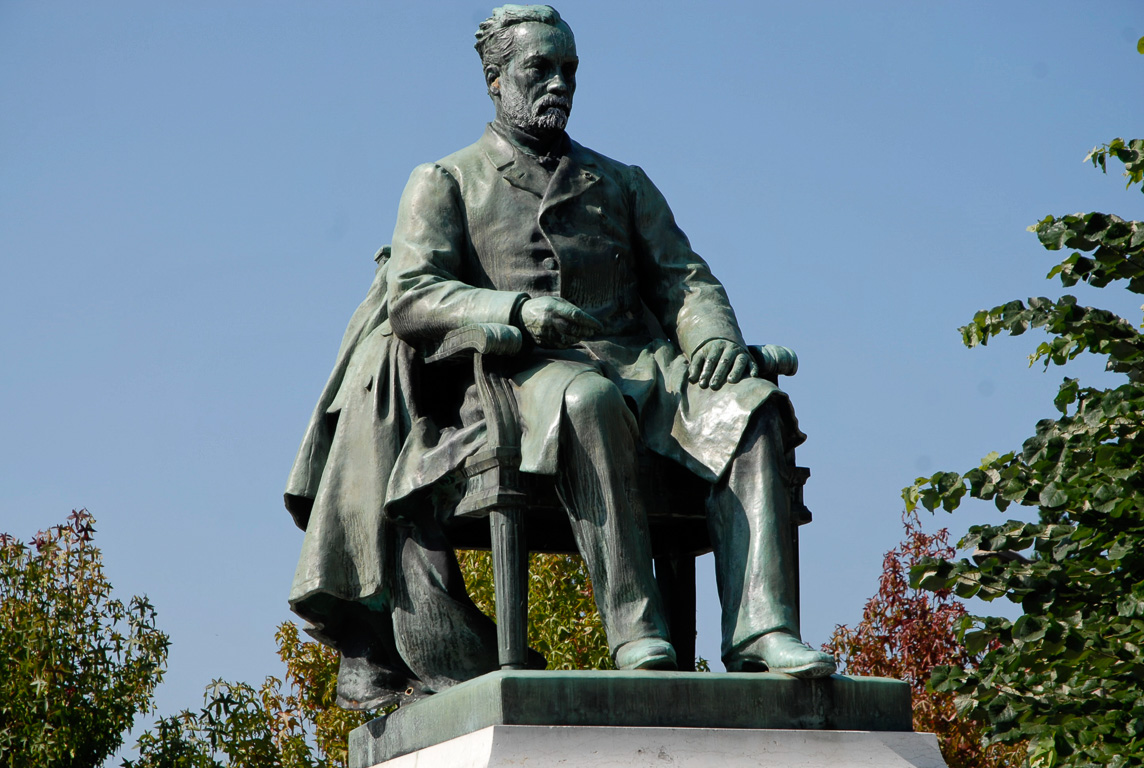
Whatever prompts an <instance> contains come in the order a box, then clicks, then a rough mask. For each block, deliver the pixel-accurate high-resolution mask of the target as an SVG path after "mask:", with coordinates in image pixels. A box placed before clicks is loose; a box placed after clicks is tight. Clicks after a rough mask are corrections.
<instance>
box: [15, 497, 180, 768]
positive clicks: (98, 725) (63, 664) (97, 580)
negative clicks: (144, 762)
mask: <svg viewBox="0 0 1144 768" xmlns="http://www.w3.org/2000/svg"><path fill="white" fill-rule="evenodd" d="M94 534H95V518H94V517H92V515H91V514H90V513H89V512H87V510H80V511H78V512H77V511H73V512H72V513H71V515H70V516H69V517H68V520H67V522H66V523H64V524H62V525H57V526H54V527H53V528H50V529H48V530H47V531H41V532H40V533H39V534H37V535H36V537H35V538H33V539H32V541H31V542H30V543H29V544H25V543H23V542H21V541H20V540H18V539H16V538H14V537H13V536H11V535H9V534H6V533H5V534H0V764H2V765H6V766H20V767H21V768H25V767H32V766H53V768H56V767H58V766H77V767H79V766H96V765H99V764H101V763H102V762H103V761H104V760H105V759H106V758H107V757H108V756H110V755H111V754H112V753H113V752H114V751H115V750H116V749H118V748H119V746H120V745H121V744H122V743H123V737H124V734H125V732H126V731H128V730H129V729H130V728H131V726H132V723H133V722H134V718H135V715H136V714H137V713H139V712H144V711H147V710H149V709H150V707H151V701H152V692H153V691H154V690H155V686H156V685H157V684H158V683H159V681H160V680H161V679H162V677H163V670H164V668H165V665H166V660H167V646H168V641H167V636H166V635H165V634H163V633H162V632H160V631H159V630H158V629H157V628H156V627H155V609H154V608H153V607H152V606H151V603H150V602H148V601H147V598H146V597H132V598H131V599H130V600H129V601H128V603H127V604H126V605H125V604H124V603H123V602H121V601H119V600H116V599H113V598H112V597H111V585H110V584H108V583H107V579H106V578H105V577H104V574H103V564H102V559H101V556H100V552H99V549H98V548H97V547H96V546H95V545H94V544H92V538H93V536H94Z"/></svg>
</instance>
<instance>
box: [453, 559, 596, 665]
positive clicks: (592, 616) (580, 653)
mask: <svg viewBox="0 0 1144 768" xmlns="http://www.w3.org/2000/svg"><path fill="white" fill-rule="evenodd" d="M457 556H458V560H459V561H460V564H461V571H462V573H464V574H465V584H466V586H467V587H468V590H469V596H470V597H472V599H473V602H474V603H476V604H477V607H478V608H480V609H481V610H482V611H484V612H485V613H486V614H487V615H489V616H495V615H496V603H495V599H494V590H493V568H492V558H491V557H490V556H489V553H488V552H476V551H465V552H458V553H457ZM528 643H529V645H530V646H532V647H533V648H535V649H536V650H538V651H540V652H541V653H542V654H544V656H545V658H547V659H548V669H612V657H611V653H610V652H609V651H608V640H607V637H606V636H605V635H604V625H603V623H602V622H601V621H600V614H599V613H598V612H597V611H596V603H595V599H594V597H593V593H592V583H591V581H589V579H588V571H587V569H586V568H585V567H584V561H583V560H582V559H581V558H580V557H579V556H578V555H540V554H534V555H532V556H530V557H529V563H528Z"/></svg>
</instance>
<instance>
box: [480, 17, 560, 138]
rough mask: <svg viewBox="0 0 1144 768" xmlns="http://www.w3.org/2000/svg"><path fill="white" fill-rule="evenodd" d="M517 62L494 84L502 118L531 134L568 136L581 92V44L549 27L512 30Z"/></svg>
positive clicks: (526, 25)
mask: <svg viewBox="0 0 1144 768" xmlns="http://www.w3.org/2000/svg"><path fill="white" fill-rule="evenodd" d="M513 35H514V45H513V54H512V58H510V59H509V61H508V63H507V64H505V66H504V68H503V69H502V70H501V72H500V74H499V76H498V77H497V79H496V81H495V82H494V87H495V88H498V89H499V95H500V98H499V100H498V106H497V110H498V115H499V116H500V117H501V118H502V119H504V120H507V121H508V122H509V123H510V124H511V125H514V126H516V127H517V128H520V129H521V130H523V131H525V132H526V133H531V134H541V135H543V134H552V133H557V132H559V131H562V130H564V126H566V125H567V124H568V115H569V114H570V113H571V112H572V95H573V94H574V93H575V92H576V67H577V65H578V64H579V63H580V60H579V59H577V58H576V41H575V40H574V39H573V38H572V35H570V34H567V33H565V32H564V31H563V30H561V29H559V28H557V27H554V26H552V25H550V24H541V23H538V22H524V23H522V24H517V25H515V27H514V28H513Z"/></svg>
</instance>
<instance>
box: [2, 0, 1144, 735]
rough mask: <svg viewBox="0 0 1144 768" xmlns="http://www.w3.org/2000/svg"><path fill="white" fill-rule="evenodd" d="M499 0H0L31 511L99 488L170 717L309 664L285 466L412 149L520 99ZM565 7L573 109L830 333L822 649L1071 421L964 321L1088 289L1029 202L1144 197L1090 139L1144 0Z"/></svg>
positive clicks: (808, 620)
mask: <svg viewBox="0 0 1144 768" xmlns="http://www.w3.org/2000/svg"><path fill="white" fill-rule="evenodd" d="M490 7H491V6H489V5H485V4H480V3H474V2H435V3H418V4H414V3H400V4H399V3H393V2H382V1H381V0H377V1H376V2H360V1H359V2H350V1H349V0H343V1H340V2H324V3H317V2H282V1H279V2H268V1H261V2H260V1H256V0H249V1H248V2H243V3H234V2H214V1H209V0H198V1H197V2H193V3H191V2H185V3H182V4H177V3H154V2H131V1H128V0H118V1H117V2H100V3H92V2H51V3H36V2H13V1H12V0H5V1H4V2H0V401H2V402H3V403H4V405H3V408H2V409H0V434H2V435H3V437H4V439H3V441H2V443H0V530H3V531H8V532H11V533H13V534H16V535H18V536H21V537H23V538H26V537H28V536H30V535H31V534H32V533H33V532H34V531H35V530H37V529H39V528H43V527H45V526H48V525H51V524H53V523H56V522H59V521H62V520H63V519H64V517H65V516H66V514H67V513H68V512H69V511H70V510H71V509H72V508H73V507H80V506H86V507H88V508H89V509H90V510H91V511H92V512H94V513H95V515H96V516H97V518H98V520H99V525H98V528H99V536H98V539H97V541H98V542H99V543H100V545H101V546H102V547H103V549H104V553H105V559H106V562H107V571H108V574H109V575H110V577H111V579H112V581H113V583H114V584H115V586H116V588H117V590H118V592H119V594H120V595H122V596H127V595H130V594H134V593H141V592H146V593H147V594H149V595H150V597H151V599H152V600H153V601H154V603H155V604H156V606H157V607H158V610H159V617H160V622H161V625H162V626H163V628H164V629H166V630H167V631H168V632H169V633H170V634H171V636H172V640H173V643H174V644H173V646H172V649H171V656H170V670H169V672H168V677H167V681H166V682H165V683H164V684H163V686H162V687H161V688H160V690H159V692H158V705H159V709H160V711H161V712H163V713H170V712H172V711H174V710H176V709H179V708H182V707H186V706H195V705H198V704H199V702H200V700H201V693H202V689H203V686H204V685H205V684H206V683H208V682H209V681H210V679H211V678H214V677H225V678H228V679H245V680H249V681H251V682H255V683H257V682H258V681H260V680H261V679H262V677H263V676H265V675H266V674H271V673H276V672H278V670H279V666H278V663H277V660H276V659H275V658H274V655H273V637H272V636H273V632H274V627H275V625H276V624H277V623H278V622H280V621H283V620H285V619H288V618H289V617H290V614H289V613H288V611H287V608H286V602H285V600H286V594H287V590H288V587H289V583H290V579H291V576H292V574H293V569H294V563H295V558H296V556H297V552H298V549H299V546H300V543H301V533H300V532H299V531H298V530H296V529H295V528H294V527H293V525H292V524H291V522H290V519H289V517H288V516H287V514H286V512H285V511H284V510H283V508H282V504H281V492H282V488H283V485H284V482H285V479H286V472H287V470H288V468H289V466H290V463H291V461H292V459H293V456H294V451H295V450H296V448H297V445H298V441H299V440H300V438H301V436H302V430H303V428H304V426H305V424H306V420H307V418H308V416H309V413H310V409H311V408H312V406H313V404H314V401H315V399H316V397H317V395H318V393H319V391H320V389H321V386H322V384H323V383H324V381H325V378H326V376H327V374H328V372H329V368H330V366H331V364H332V362H333V357H334V353H335V351H336V348H337V345H338V341H339V339H340V337H341V333H342V330H343V328H344V326H345V323H346V321H347V320H348V318H349V315H350V313H351V311H352V310H353V308H354V307H355V306H356V304H357V303H358V301H360V299H361V298H362V297H363V296H364V294H365V290H366V288H367V287H368V285H369V282H370V279H371V277H372V273H373V263H372V261H371V256H372V254H373V253H374V251H375V250H376V249H377V247H378V246H380V245H381V244H383V243H386V242H388V241H389V238H390V235H391V233H392V230H393V223H394V214H395V210H396V204H397V200H398V197H399V195H400V193H401V190H402V187H403V186H404V183H405V180H406V178H407V176H408V174H409V171H410V170H411V169H412V168H413V166H415V165H416V164H418V163H421V162H424V161H428V160H433V159H436V158H438V157H441V156H443V155H445V154H448V153H449V152H451V151H453V150H455V149H457V148H460V147H461V146H464V145H466V144H469V143H471V142H472V141H474V140H475V139H476V138H477V137H478V136H479V135H480V133H481V130H482V126H483V124H484V122H485V121H487V120H488V119H490V117H491V114H492V106H491V104H490V103H489V101H488V99H487V97H486V96H485V94H484V88H483V85H482V80H481V73H480V67H479V62H478V59H477V56H476V54H475V52H474V51H473V50H472V33H473V31H474V30H475V28H476V25H477V23H478V22H479V21H480V20H481V19H482V18H484V17H485V16H486V15H487V14H488V11H489V10H490ZM558 7H559V8H560V10H561V12H562V13H563V14H564V16H565V17H566V18H567V20H568V21H569V23H570V24H571V25H572V27H573V29H574V31H575V32H576V35H577V45H578V48H579V53H580V56H581V59H582V65H581V69H580V76H579V90H578V92H577V97H576V108H575V110H574V112H573V116H572V121H571V123H570V127H569V130H570V133H571V134H572V135H573V136H574V137H575V138H576V139H578V140H579V141H580V142H582V143H584V144H586V145H588V146H590V147H593V148H595V149H597V150H599V151H601V152H603V153H605V154H607V155H610V156H612V157H615V158H617V159H620V160H623V161H625V162H629V163H638V164H639V165H641V166H642V167H643V168H644V169H645V170H646V171H647V172H648V174H649V175H650V176H651V178H652V179H653V180H654V181H655V182H656V183H657V185H658V186H659V187H660V188H661V189H662V190H663V191H664V193H665V195H666V196H667V198H668V200H669V201H670V202H671V204H672V207H673V209H674V210H675V213H676V216H677V218H678V220H679V222H680V224H681V225H682V226H683V228H684V230H685V231H686V232H687V233H688V234H689V236H690V237H691V240H692V244H693V245H694V247H695V248H696V250H697V251H698V252H699V253H701V254H703V255H704V256H705V257H706V258H707V259H708V261H709V262H710V263H711V265H712V268H713V269H714V271H715V273H716V275H718V276H719V277H720V278H721V279H722V280H723V281H724V283H725V284H726V285H727V288H728V291H729V293H730V295H731V298H732V301H733V303H734V304H735V306H736V307H737V309H738V312H739V317H740V321H741V324H742V326H743V329H744V331H745V334H746V336H747V338H748V339H750V340H751V341H752V342H757V343H764V342H774V343H780V344H786V345H788V346H791V347H793V348H794V349H796V350H797V351H798V353H799V356H800V359H801V361H802V369H801V371H800V372H799V374H798V376H797V377H795V378H794V379H793V380H790V381H789V382H788V383H787V385H786V388H787V389H788V390H789V391H790V393H791V395H792V397H793V399H794V402H795V404H796V408H797V410H798V413H799V417H800V419H801V423H802V425H803V428H804V430H805V431H806V432H807V433H808V434H809V435H810V440H809V442H808V443H807V444H806V446H805V448H803V449H800V452H799V459H800V463H803V464H806V465H808V466H810V467H811V468H812V471H813V477H812V478H811V482H810V485H809V486H808V488H807V492H806V496H807V502H808V504H809V506H810V507H811V509H812V510H813V511H814V514H815V522H814V524H813V525H812V526H810V527H809V528H807V529H804V537H803V584H804V586H803V602H804V633H805V635H806V638H807V639H808V640H809V641H811V642H813V643H820V642H822V641H823V640H825V639H826V637H827V636H828V634H829V632H830V630H831V628H832V627H833V626H834V624H835V623H839V622H844V623H854V622H856V621H857V620H858V619H859V618H860V615H861V609H862V603H863V601H864V599H865V598H866V597H868V596H869V595H870V594H871V593H872V592H873V591H874V589H875V587H876V581H877V577H878V574H879V572H880V563H881V557H882V553H883V552H884V551H885V550H887V549H889V548H890V547H892V546H893V545H894V544H895V543H896V542H897V541H898V538H899V533H900V524H899V513H900V510H901V502H900V499H899V496H898V494H899V490H900V488H901V487H902V486H903V485H906V484H908V483H909V482H911V481H912V480H913V478H914V477H915V476H917V475H918V474H923V473H924V474H928V473H930V472H933V471H936V470H937V469H966V468H968V467H970V466H972V465H974V464H975V463H976V462H977V460H978V459H979V458H980V457H981V456H982V455H984V454H985V453H987V452H989V451H991V450H994V449H997V450H1006V449H1010V448H1016V447H1018V446H1019V445H1020V442H1021V441H1022V440H1023V439H1024V438H1025V437H1026V436H1028V435H1029V434H1031V433H1032V429H1033V424H1034V423H1035V421H1036V420H1037V419H1038V418H1040V417H1042V416H1046V415H1049V414H1050V412H1051V395H1052V393H1053V392H1054V391H1055V389H1056V386H1057V385H1058V384H1059V381H1060V377H1061V373H1060V372H1059V371H1050V372H1049V373H1048V374H1045V373H1042V372H1041V370H1040V369H1039V368H1035V369H1029V368H1028V367H1027V364H1026V362H1025V355H1026V354H1027V352H1028V351H1030V349H1031V348H1032V346H1033V345H1034V344H1035V342H1036V338H1035V337H1033V336H1030V337H1026V338H1022V339H1018V340H1016V341H1006V342H1001V343H997V344H996V346H993V345H991V346H990V347H989V348H988V349H985V350H975V351H967V350H965V349H963V348H962V347H961V345H960V342H959V337H958V334H957V330H956V329H957V327H958V326H959V325H961V324H963V323H964V322H966V321H967V320H968V319H969V318H970V317H971V316H972V314H973V312H974V311H976V310H977V309H980V308H983V307H987V306H993V305H994V304H997V303H1000V302H1003V301H1006V300H1009V299H1011V298H1016V297H1026V296H1029V295H1033V294H1053V295H1055V294H1057V293H1059V292H1060V291H1059V289H1058V288H1056V287H1054V286H1053V285H1052V284H1050V283H1047V282H1045V281H1044V280H1043V279H1042V278H1043V275H1044V273H1045V272H1046V271H1047V269H1048V265H1049V263H1050V259H1049V255H1048V254H1045V253H1043V252H1042V251H1041V250H1040V249H1039V247H1038V245H1037V243H1036V241H1035V238H1034V237H1033V236H1032V235H1030V234H1029V233H1027V232H1026V231H1025V227H1026V226H1028V225H1029V224H1031V223H1033V222H1034V221H1036V220H1038V219H1039V218H1041V217H1043V216H1044V215H1046V214H1048V213H1057V214H1063V213H1071V212H1074V211H1078V210H1107V211H1111V212H1117V213H1120V214H1121V215H1124V216H1126V217H1132V218H1140V217H1141V212H1140V209H1141V205H1140V204H1141V197H1140V195H1139V193H1135V192H1133V193H1128V192H1125V191H1124V190H1123V186H1124V185H1123V182H1122V180H1121V179H1119V178H1118V177H1117V176H1115V175H1112V176H1109V177H1107V178H1106V177H1102V176H1101V175H1100V174H1099V173H1098V172H1096V171H1094V170H1093V169H1092V168H1091V167H1089V166H1086V165H1085V164H1083V163H1082V162H1081V160H1082V158H1083V156H1084V154H1085V152H1086V151H1087V150H1088V149H1089V148H1091V147H1092V146H1093V145H1095V144H1097V143H1100V142H1104V141H1107V140H1110V139H1112V138H1114V137H1116V136H1126V137H1127V136H1128V135H1135V136H1139V135H1141V134H1142V127H1144V119H1142V118H1144V94H1142V93H1141V83H1142V82H1144V77H1142V74H1144V73H1142V70H1144V57H1142V56H1140V55H1138V54H1137V53H1136V50H1135V47H1136V46H1135V42H1136V40H1137V38H1139V37H1140V36H1141V35H1144V6H1142V5H1141V4H1140V3H1139V2H1138V1H1137V0H1122V1H1120V2H1098V3H1088V4H1079V3H1066V2H1031V1H1028V2H1002V3H998V2H966V1H959V2H926V3H916V2H904V1H903V2H865V3H852V2H800V3H790V2H782V3H779V2H725V3H719V4H710V5H708V4H701V3H694V2H692V3H682V2H656V3H651V2H647V3H635V2H632V3H616V2H565V3H564V4H562V5H560V6H558ZM1082 299H1086V300H1090V301H1097V300H1099V301H1100V302H1102V303H1104V304H1108V305H1111V306H1113V307H1114V308H1117V309H1119V310H1121V311H1123V312H1125V313H1126V314H1127V315H1128V316H1130V317H1132V318H1133V319H1139V317H1140V315H1139V310H1138V309H1137V308H1136V306H1135V304H1134V303H1133V302H1131V301H1126V300H1124V299H1123V298H1122V297H1119V296H1115V295H1110V296H1107V297H1100V298H1099V299H1092V297H1091V295H1089V294H1084V293H1083V292H1082ZM1078 370H1080V371H1082V372H1087V373H1094V372H1095V368H1094V366H1092V365H1087V366H1081V367H1080V368H1079V369H1078ZM1094 375H1095V373H1094ZM995 514H996V513H994V512H992V511H991V508H986V507H981V506H971V507H967V508H966V509H965V510H964V511H962V512H960V513H959V514H958V516H957V517H954V518H943V519H942V520H940V522H942V523H945V522H948V523H950V524H951V525H953V526H954V527H955V528H956V529H958V530H962V529H964V527H965V526H966V525H968V524H969V523H971V522H974V521H975V520H982V519H985V518H986V517H993V516H995ZM701 588H702V590H703V593H702V596H701V600H700V602H701V606H700V621H701V637H700V653H701V654H702V655H704V656H706V657H708V658H717V657H718V645H717V620H716V615H717V614H716V607H715V604H716V601H715V596H714V588H713V584H712V578H711V576H710V574H709V572H706V571H705V573H704V576H703V583H702V585H701Z"/></svg>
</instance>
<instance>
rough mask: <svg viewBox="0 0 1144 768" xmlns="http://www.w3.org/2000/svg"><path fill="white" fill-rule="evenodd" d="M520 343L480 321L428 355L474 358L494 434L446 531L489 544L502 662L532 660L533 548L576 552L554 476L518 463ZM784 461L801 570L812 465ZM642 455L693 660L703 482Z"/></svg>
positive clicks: (769, 356) (680, 643)
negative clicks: (505, 370) (516, 364)
mask: <svg viewBox="0 0 1144 768" xmlns="http://www.w3.org/2000/svg"><path fill="white" fill-rule="evenodd" d="M522 346H523V338H522V335H521V332H520V330H519V329H517V328H515V327H513V326H510V325H501V324H496V323H481V324H475V325H470V326H467V327H465V328H460V329H458V330H455V331H453V332H451V333H449V334H448V335H447V336H446V337H445V338H444V339H443V340H442V341H441V343H440V344H438V345H437V346H436V348H435V349H433V350H431V351H430V352H429V354H428V355H427V356H426V362H427V363H429V364H439V363H442V362H444V361H449V360H452V361H457V360H463V359H464V358H466V357H471V358H472V368H473V379H474V381H475V382H476V386H477V389H478V394H479V397H480V402H481V405H482V407H483V409H484V413H485V418H486V428H487V436H488V443H487V445H486V446H485V448H484V449H483V450H481V451H480V452H478V453H476V454H475V455H473V456H471V457H470V458H469V459H468V460H466V462H465V463H464V465H463V467H462V472H463V475H464V483H465V491H464V495H463V497H462V499H461V501H460V503H459V504H458V505H457V507H456V509H455V511H454V512H453V515H452V518H451V521H450V524H449V526H448V534H449V537H450V540H451V543H452V544H453V546H454V547H456V548H457V549H491V550H492V557H493V582H494V589H495V595H496V614H497V615H496V624H497V645H498V653H499V660H500V665H501V668H503V669H524V668H525V661H526V658H525V657H526V653H527V647H528V643H527V637H528V554H529V552H547V553H561V554H576V553H577V549H576V545H575V542H574V541H573V538H572V531H571V528H570V527H569V525H568V522H567V517H566V515H565V514H564V512H563V509H562V508H561V506H560V503H559V500H558V499H557V498H556V494H555V492H554V489H553V484H552V483H551V482H544V481H545V480H547V478H541V477H539V476H534V475H528V474H525V473H521V472H520V471H519V467H520V458H521V454H520V439H521V428H520V419H519V414H518V412H517V407H516V400H515V398H514V397H513V394H512V391H511V385H510V383H509V382H508V380H507V379H506V377H505V376H504V375H503V374H502V372H501V367H502V366H501V360H502V359H504V357H505V356H511V355H515V354H517V353H518V352H520V350H521V347H522ZM749 349H750V351H751V354H752V356H753V357H754V358H755V361H756V362H757V363H758V364H759V368H760V372H761V375H763V376H764V377H765V378H767V379H770V380H771V381H772V382H773V381H775V380H776V379H777V377H778V376H779V375H788V376H790V375H794V374H795V372H796V371H797V370H798V358H797V357H796V356H795V354H794V352H792V351H791V350H789V349H787V348H785V347H778V346H774V345H766V346H765V347H758V346H755V347H749ZM787 460H788V462H789V465H790V466H791V467H793V473H792V477H793V481H792V483H791V489H790V490H791V504H790V508H791V515H792V518H793V522H794V525H792V526H791V531H792V534H791V535H792V537H793V539H794V542H793V543H794V553H795V568H796V570H797V568H798V528H799V526H800V525H804V524H806V523H809V522H810V520H811V514H810V510H808V509H807V508H806V506H805V504H804V503H803V498H802V495H803V494H802V488H803V485H804V483H805V482H806V479H807V478H808V477H809V476H810V470H809V469H807V468H805V467H796V466H795V465H794V451H793V450H792V451H790V452H788V455H787ZM639 461H640V475H641V478H640V479H641V490H642V491H643V493H644V494H645V498H646V500H647V504H646V506H647V510H648V526H649V529H650V533H651V545H652V554H653V557H654V558H655V577H656V583H657V584H658V586H659V589H660V592H661V594H662V597H663V600H664V607H665V610H666V611H667V620H668V625H669V630H670V632H671V638H672V643H673V645H674V646H675V650H676V654H677V656H678V660H679V667H680V669H693V668H694V663H695V558H696V557H698V556H699V555H703V554H706V553H707V552H710V551H711V545H710V541H709V537H708V533H707V521H706V515H705V512H704V497H705V495H706V487H705V486H706V484H705V483H704V481H703V480H701V479H699V478H698V477H694V476H692V475H690V474H689V473H686V472H678V471H674V472H672V471H666V470H668V467H667V466H666V465H667V460H666V459H660V458H659V457H657V456H654V455H652V454H650V453H649V452H643V453H641V455H640V457H639ZM485 517H487V518H488V520H489V524H488V526H487V527H486V526H484V525H480V524H479V523H480V520H481V519H482V518H485ZM526 518H527V521H528V522H527V524H526V522H525V521H526ZM526 529H527V530H526ZM526 535H527V539H526ZM795 583H796V584H797V579H796V580H795ZM796 605H797V602H796Z"/></svg>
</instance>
